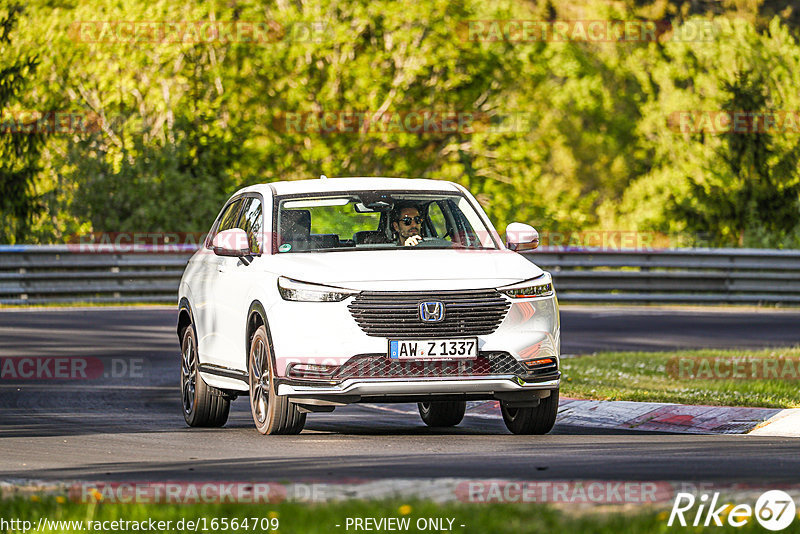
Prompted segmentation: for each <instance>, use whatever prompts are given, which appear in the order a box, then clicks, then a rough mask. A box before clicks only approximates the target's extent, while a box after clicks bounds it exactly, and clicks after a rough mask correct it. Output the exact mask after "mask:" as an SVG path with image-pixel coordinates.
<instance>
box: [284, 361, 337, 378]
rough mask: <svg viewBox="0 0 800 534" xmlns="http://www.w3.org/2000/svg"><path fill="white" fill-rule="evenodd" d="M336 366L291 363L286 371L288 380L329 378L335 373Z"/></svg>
mask: <svg viewBox="0 0 800 534" xmlns="http://www.w3.org/2000/svg"><path fill="white" fill-rule="evenodd" d="M336 369H338V366H336V365H322V364H317V363H293V364H290V365H289V368H288V369H287V370H286V376H288V377H290V378H329V377H330V376H331V375H332V374H333V373H334V372H336Z"/></svg>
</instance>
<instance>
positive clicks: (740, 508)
mask: <svg viewBox="0 0 800 534" xmlns="http://www.w3.org/2000/svg"><path fill="white" fill-rule="evenodd" d="M695 506H696V510H695ZM794 515H795V504H794V500H793V499H792V497H791V495H789V494H788V493H786V492H785V491H781V490H770V491H767V492H765V493H763V494H762V495H761V496H760V497H759V498H758V499H757V500H756V503H755V506H750V505H749V504H736V505H734V504H731V503H729V502H725V503H722V504H719V492H715V493H714V494H713V495H712V496H711V497H709V495H708V494H707V493H703V494H702V495H700V498H695V496H694V495H692V494H691V493H682V492H681V493H678V494H677V495H676V496H675V502H674V503H673V504H672V512H671V513H670V514H669V521H667V526H669V527H671V526H672V525H673V524H674V523H675V521H676V520H677V524H679V525H681V526H682V527H685V526H689V525H691V526H695V527H697V526H704V527H709V526H712V525H714V526H718V527H721V526H723V524H724V522H727V523H728V524H729V525H730V526H732V527H742V526H744V525H746V524H748V523H749V522H750V521H752V520H753V518H755V520H756V521H758V523H759V524H760V525H761V526H762V527H764V528H765V529H767V530H774V531H778V530H783V529H785V528H786V527H788V526H789V525H791V524H792V521H793V520H794Z"/></svg>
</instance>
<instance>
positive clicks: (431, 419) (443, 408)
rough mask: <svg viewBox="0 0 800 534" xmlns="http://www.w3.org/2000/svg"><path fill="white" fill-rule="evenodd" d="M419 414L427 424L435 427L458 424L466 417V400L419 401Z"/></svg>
mask: <svg viewBox="0 0 800 534" xmlns="http://www.w3.org/2000/svg"><path fill="white" fill-rule="evenodd" d="M417 407H418V408H419V415H420V416H421V417H422V420H423V421H425V424H426V425H428V426H434V427H443V426H456V425H457V424H458V423H460V422H461V420H462V419H464V412H465V411H466V410H467V402H466V401H437V402H418V403H417Z"/></svg>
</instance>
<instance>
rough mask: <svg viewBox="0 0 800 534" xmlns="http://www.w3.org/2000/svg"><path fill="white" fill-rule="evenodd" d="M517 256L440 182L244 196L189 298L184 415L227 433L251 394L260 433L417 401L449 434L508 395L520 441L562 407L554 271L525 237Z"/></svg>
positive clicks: (198, 267) (183, 335) (188, 286)
mask: <svg viewBox="0 0 800 534" xmlns="http://www.w3.org/2000/svg"><path fill="white" fill-rule="evenodd" d="M506 238H507V242H506V244H504V243H503V242H502V240H501V239H500V236H499V235H498V233H497V231H496V230H495V229H494V227H493V226H492V223H491V222H490V221H489V219H488V218H487V216H486V214H485V213H484V212H483V210H482V209H481V207H480V206H479V205H478V202H477V201H476V200H475V198H474V197H473V196H472V195H471V194H470V193H469V192H468V191H467V190H465V189H464V188H463V187H461V186H459V185H457V184H454V183H450V182H443V181H437V180H408V179H396V178H335V179H325V178H322V179H319V180H302V181H293V182H277V183H271V184H262V185H255V186H251V187H247V188H245V189H242V190H240V191H238V192H237V193H236V194H235V195H233V196H232V197H231V198H230V200H228V202H227V203H226V204H225V206H224V207H223V208H222V211H221V212H220V214H219V216H218V217H217V220H216V221H215V222H214V225H213V226H212V228H211V231H210V232H209V235H208V237H207V239H206V242H205V244H204V246H203V247H202V248H201V249H200V250H198V251H197V253H196V254H195V255H194V256H193V257H192V258H191V259H190V260H189V263H188V265H187V267H186V271H185V272H184V274H183V278H182V280H181V284H180V290H179V317H178V337H179V339H180V342H181V352H182V366H181V367H182V370H181V393H182V400H183V412H184V417H185V418H186V422H187V423H188V424H189V425H190V426H222V425H224V424H225V422H226V420H227V418H228V411H229V408H230V402H231V401H232V400H234V399H235V398H236V397H237V396H238V395H239V394H242V393H244V392H247V393H248V395H249V397H250V406H251V410H252V413H253V419H254V421H255V424H256V428H257V429H258V430H259V431H260V432H261V433H263V434H295V433H299V432H300V431H301V430H302V429H303V425H304V423H305V418H306V413H309V412H330V411H333V410H334V408H336V407H337V406H343V405H346V404H349V403H354V402H417V403H418V406H419V411H420V415H421V416H422V419H423V421H425V423H427V424H428V425H431V426H437V427H441V426H453V425H457V424H458V423H459V422H461V420H462V418H463V417H464V411H465V407H466V401H469V400H487V399H496V400H499V401H500V406H501V412H502V415H503V419H504V421H505V423H506V425H507V427H508V428H509V430H511V432H513V433H516V434H544V433H546V432H549V431H550V429H551V428H552V427H553V424H554V423H555V418H556V412H557V409H558V387H559V377H560V371H559V351H560V338H559V335H560V327H559V313H558V302H557V300H556V296H555V291H554V289H553V283H552V279H551V277H550V274H549V273H547V272H545V271H542V270H541V269H540V268H539V267H537V266H536V265H534V264H533V263H531V262H530V261H528V260H527V259H525V258H524V257H523V256H521V255H520V254H518V253H517V252H515V251H521V250H523V249H531V248H535V247H536V246H537V245H538V239H539V238H538V234H537V233H536V230H534V229H533V228H532V227H530V226H528V225H525V224H521V223H512V224H511V225H509V226H508V229H507V232H506Z"/></svg>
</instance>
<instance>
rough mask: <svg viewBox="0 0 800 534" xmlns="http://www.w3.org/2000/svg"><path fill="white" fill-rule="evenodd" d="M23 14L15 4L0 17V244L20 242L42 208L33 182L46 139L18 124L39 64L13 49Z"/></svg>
mask: <svg viewBox="0 0 800 534" xmlns="http://www.w3.org/2000/svg"><path fill="white" fill-rule="evenodd" d="M21 12H22V8H21V7H20V6H19V5H18V4H12V5H11V6H9V7H8V8H7V9H6V12H5V13H3V14H0V113H2V118H0V120H2V130H3V131H2V132H0V242H5V243H8V242H11V243H14V242H18V241H21V240H22V239H23V237H24V236H25V234H26V232H27V228H28V226H29V225H30V223H31V220H32V218H33V215H34V214H35V213H37V212H38V211H39V209H40V205H39V203H38V202H37V196H36V191H35V190H34V187H33V181H34V179H35V177H36V175H37V173H38V172H39V168H40V166H39V156H40V153H41V149H42V146H43V144H44V136H43V134H42V133H41V132H38V131H32V132H24V131H19V130H20V129H21V128H20V124H19V122H18V119H20V120H21V119H22V114H21V113H20V111H22V110H21V109H20V108H19V104H20V102H19V100H20V94H21V93H22V91H23V90H24V89H25V88H26V87H27V86H28V85H29V82H30V77H31V76H32V75H33V74H34V72H35V70H36V67H37V65H38V63H39V60H38V58H37V57H36V56H25V55H22V56H18V55H17V51H16V50H14V48H13V47H12V41H11V32H12V30H13V29H14V26H15V25H16V23H17V20H18V18H19V15H20V13H21ZM28 111H29V110H28Z"/></svg>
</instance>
